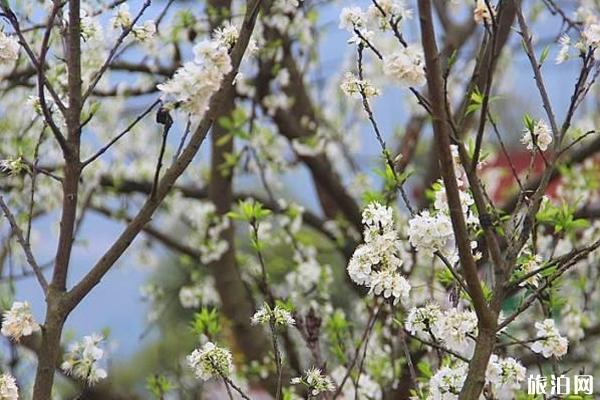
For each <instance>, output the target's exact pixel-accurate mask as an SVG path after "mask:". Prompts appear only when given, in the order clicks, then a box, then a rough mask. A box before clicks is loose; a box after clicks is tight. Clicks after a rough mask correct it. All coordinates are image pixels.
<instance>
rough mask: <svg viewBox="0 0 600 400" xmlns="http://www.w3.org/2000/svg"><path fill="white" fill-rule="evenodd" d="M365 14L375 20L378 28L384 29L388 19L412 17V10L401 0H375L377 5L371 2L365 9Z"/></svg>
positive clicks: (399, 19)
mask: <svg viewBox="0 0 600 400" xmlns="http://www.w3.org/2000/svg"><path fill="white" fill-rule="evenodd" d="M367 16H368V17H369V19H371V20H374V21H377V22H378V23H379V27H380V29H382V30H385V29H387V28H388V27H389V21H390V20H393V21H401V20H404V19H410V18H412V10H411V9H410V8H408V7H407V6H406V2H405V1H403V0H377V6H376V5H375V4H371V5H370V6H369V8H368V9H367Z"/></svg>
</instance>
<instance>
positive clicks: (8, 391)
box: [0, 374, 19, 400]
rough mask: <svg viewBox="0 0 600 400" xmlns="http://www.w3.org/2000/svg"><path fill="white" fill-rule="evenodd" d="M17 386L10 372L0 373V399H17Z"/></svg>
mask: <svg viewBox="0 0 600 400" xmlns="http://www.w3.org/2000/svg"><path fill="white" fill-rule="evenodd" d="M18 399H19V388H18V387H17V382H16V380H15V378H14V377H13V376H12V375H10V374H2V375H0V400H18Z"/></svg>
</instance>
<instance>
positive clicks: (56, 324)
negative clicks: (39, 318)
mask: <svg viewBox="0 0 600 400" xmlns="http://www.w3.org/2000/svg"><path fill="white" fill-rule="evenodd" d="M58 296H60V294H59V293H57V292H55V291H54V290H53V289H52V288H50V289H49V290H48V299H47V300H46V303H47V307H46V321H45V322H44V326H43V327H42V343H41V346H40V347H39V351H38V366H37V371H36V375H35V383H34V385H33V398H34V399H35V400H51V398H52V385H53V384H54V372H55V371H56V368H57V366H58V365H59V363H60V356H61V347H60V338H61V335H62V329H63V325H64V323H65V320H66V315H65V313H63V312H61V308H60V304H59V301H57V300H56V299H57V298H58Z"/></svg>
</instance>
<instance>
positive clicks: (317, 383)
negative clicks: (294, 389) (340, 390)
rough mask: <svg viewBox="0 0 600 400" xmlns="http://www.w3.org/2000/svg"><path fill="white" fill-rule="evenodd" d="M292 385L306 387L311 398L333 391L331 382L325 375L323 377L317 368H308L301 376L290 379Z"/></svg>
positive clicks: (333, 387)
mask: <svg viewBox="0 0 600 400" xmlns="http://www.w3.org/2000/svg"><path fill="white" fill-rule="evenodd" d="M291 383H292V385H299V384H302V385H304V386H306V387H307V388H308V390H309V392H310V394H311V396H318V395H319V394H321V393H325V392H332V391H333V390H334V389H335V386H334V384H333V381H332V380H331V378H330V377H328V376H327V375H323V374H322V373H321V370H320V369H319V368H309V369H307V370H306V371H304V374H303V375H302V376H299V377H296V378H292V382H291Z"/></svg>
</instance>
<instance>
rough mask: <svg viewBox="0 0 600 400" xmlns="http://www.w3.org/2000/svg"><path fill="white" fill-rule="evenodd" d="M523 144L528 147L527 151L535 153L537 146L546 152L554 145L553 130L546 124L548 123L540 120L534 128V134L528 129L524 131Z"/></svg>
mask: <svg viewBox="0 0 600 400" xmlns="http://www.w3.org/2000/svg"><path fill="white" fill-rule="evenodd" d="M534 140H535V143H534ZM521 143H523V144H524V145H526V146H527V150H531V151H534V150H535V148H536V146H535V144H536V145H537V147H539V148H540V150H541V151H546V150H547V149H548V145H549V144H550V143H552V130H551V129H550V127H549V126H548V124H546V122H544V121H543V120H538V121H537V122H536V123H535V125H534V127H533V132H531V131H530V130H529V129H528V128H527V129H525V130H523V136H522V137H521Z"/></svg>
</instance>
